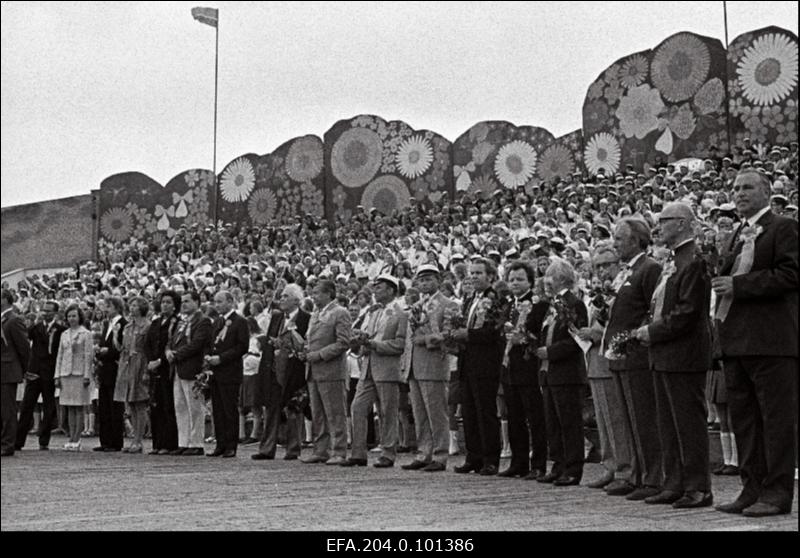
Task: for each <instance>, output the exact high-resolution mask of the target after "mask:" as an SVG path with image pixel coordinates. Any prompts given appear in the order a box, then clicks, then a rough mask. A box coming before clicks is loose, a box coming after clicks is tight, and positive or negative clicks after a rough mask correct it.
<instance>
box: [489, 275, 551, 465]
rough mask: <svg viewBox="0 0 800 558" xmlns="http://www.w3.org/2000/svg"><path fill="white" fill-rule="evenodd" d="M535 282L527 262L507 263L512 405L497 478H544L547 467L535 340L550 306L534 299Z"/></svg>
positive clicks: (507, 369)
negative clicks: (503, 464)
mask: <svg viewBox="0 0 800 558" xmlns="http://www.w3.org/2000/svg"><path fill="white" fill-rule="evenodd" d="M534 280H535V272H534V270H533V267H531V266H530V264H528V263H527V262H523V261H515V262H513V263H512V264H511V265H510V266H509V270H508V286H509V287H510V288H511V292H512V293H513V295H514V306H513V309H512V310H511V316H510V318H511V319H510V322H509V325H510V328H509V329H510V331H507V336H508V338H507V340H506V355H507V356H504V359H503V364H504V365H503V368H502V371H501V377H500V380H501V382H502V383H503V396H504V397H505V400H506V406H507V409H508V438H509V443H510V445H511V464H510V465H509V467H508V469H506V470H505V471H502V472H500V473H499V475H498V476H501V477H515V476H520V477H525V478H526V479H528V480H538V479H540V478H541V477H543V476H544V474H545V469H546V468H547V431H546V427H545V418H544V400H543V399H542V391H541V388H540V387H539V373H538V370H539V361H538V359H537V358H536V355H535V354H534V351H533V350H532V347H531V343H533V342H534V340H535V338H536V337H538V335H539V332H541V329H542V323H543V322H544V316H545V314H546V313H547V308H548V304H547V302H544V301H543V302H538V303H536V304H534V303H533V292H532V291H531V288H532V287H533V283H534ZM522 312H524V313H525V316H523V315H521V313H522ZM520 326H521V327H520ZM531 442H533V448H532V449H533V453H532V454H531Z"/></svg>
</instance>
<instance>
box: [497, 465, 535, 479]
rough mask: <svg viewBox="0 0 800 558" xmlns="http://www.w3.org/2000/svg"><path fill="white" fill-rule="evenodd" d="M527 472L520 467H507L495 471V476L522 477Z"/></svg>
mask: <svg viewBox="0 0 800 558" xmlns="http://www.w3.org/2000/svg"><path fill="white" fill-rule="evenodd" d="M527 474H528V470H527V469H523V468H521V467H509V468H508V469H506V470H504V471H500V472H499V473H497V476H498V477H503V478H514V477H524V476H525V475H527Z"/></svg>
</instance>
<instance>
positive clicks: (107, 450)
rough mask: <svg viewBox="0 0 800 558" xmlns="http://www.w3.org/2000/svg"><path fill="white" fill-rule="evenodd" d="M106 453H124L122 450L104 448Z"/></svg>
mask: <svg viewBox="0 0 800 558" xmlns="http://www.w3.org/2000/svg"><path fill="white" fill-rule="evenodd" d="M103 451H104V452H106V453H114V452H115V451H122V448H103Z"/></svg>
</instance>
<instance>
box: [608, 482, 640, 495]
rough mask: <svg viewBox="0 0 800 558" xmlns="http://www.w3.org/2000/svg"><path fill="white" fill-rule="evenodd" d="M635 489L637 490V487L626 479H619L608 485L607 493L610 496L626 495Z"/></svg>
mask: <svg viewBox="0 0 800 558" xmlns="http://www.w3.org/2000/svg"><path fill="white" fill-rule="evenodd" d="M634 490H636V487H635V486H633V485H632V484H631V483H629V482H628V481H626V480H619V479H617V480H615V481H614V482H612V483H611V484H609V485H608V486H606V494H608V495H609V496H626V495H628V494H630V493H631V492H633V491H634Z"/></svg>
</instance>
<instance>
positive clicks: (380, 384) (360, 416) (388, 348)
mask: <svg viewBox="0 0 800 558" xmlns="http://www.w3.org/2000/svg"><path fill="white" fill-rule="evenodd" d="M399 289H400V281H399V280H398V279H397V278H395V277H392V276H391V275H380V276H378V278H377V279H376V280H375V300H376V301H377V303H376V304H374V305H373V306H372V307H371V308H370V312H369V316H368V319H367V325H366V328H365V331H366V335H368V338H367V339H363V340H360V341H361V342H362V343H361V347H362V351H363V352H364V353H365V359H364V363H363V365H362V367H361V376H360V378H359V380H358V386H357V387H356V394H355V398H354V399H353V404H352V411H351V413H350V414H351V416H352V417H353V450H352V454H351V457H350V459H348V460H347V461H345V462H344V463H342V466H345V467H352V466H353V465H361V466H363V465H366V464H367V421H368V419H369V414H370V410H371V409H372V405H373V404H374V403H375V401H376V400H377V401H378V404H379V408H378V411H379V413H380V415H379V416H380V423H381V437H380V438H381V456H380V457H379V458H378V461H377V462H376V463H375V464H374V466H375V467H378V468H386V467H393V466H394V460H395V456H396V453H395V451H396V448H397V439H398V407H399V402H400V357H401V356H402V354H403V349H404V348H405V343H406V326H407V323H408V318H406V315H405V313H404V312H403V310H402V309H401V308H400V306H399V305H398V304H397V303H396V302H395V299H396V298H397V292H398V290H399Z"/></svg>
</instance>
